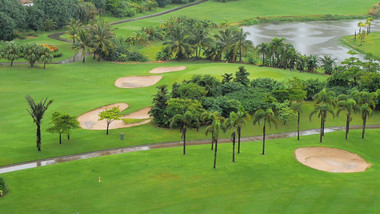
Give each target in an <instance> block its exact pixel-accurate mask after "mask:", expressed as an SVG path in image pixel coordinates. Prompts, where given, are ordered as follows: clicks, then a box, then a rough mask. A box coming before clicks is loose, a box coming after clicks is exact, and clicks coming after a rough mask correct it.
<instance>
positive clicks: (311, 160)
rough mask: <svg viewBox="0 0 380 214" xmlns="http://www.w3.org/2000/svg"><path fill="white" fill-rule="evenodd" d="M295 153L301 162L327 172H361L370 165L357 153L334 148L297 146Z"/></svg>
mask: <svg viewBox="0 0 380 214" xmlns="http://www.w3.org/2000/svg"><path fill="white" fill-rule="evenodd" d="M295 155H296V159H297V160H298V161H299V162H301V163H302V164H304V165H306V166H308V167H311V168H313V169H318V170H322V171H327V172H336V173H345V172H362V171H365V170H366V169H367V168H368V167H370V166H371V164H369V163H367V162H366V161H365V160H364V159H363V158H361V157H360V156H359V155H357V154H354V153H351V152H348V151H345V150H341V149H336V148H328V147H304V148H298V149H296V151H295Z"/></svg>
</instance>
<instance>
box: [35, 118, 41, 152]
mask: <svg viewBox="0 0 380 214" xmlns="http://www.w3.org/2000/svg"><path fill="white" fill-rule="evenodd" d="M36 125H37V134H36V135H37V150H38V151H41V126H40V124H38V123H37V124H36Z"/></svg>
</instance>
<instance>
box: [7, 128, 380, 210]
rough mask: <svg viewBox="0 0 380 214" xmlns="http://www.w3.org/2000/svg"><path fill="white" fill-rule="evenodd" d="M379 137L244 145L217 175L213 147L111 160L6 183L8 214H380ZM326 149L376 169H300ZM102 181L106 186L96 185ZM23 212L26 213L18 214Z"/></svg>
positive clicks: (372, 133) (331, 136) (222, 150)
mask: <svg viewBox="0 0 380 214" xmlns="http://www.w3.org/2000/svg"><path fill="white" fill-rule="evenodd" d="M379 137H380V134H379V130H369V131H368V133H367V136H366V139H365V140H362V139H360V131H352V133H351V135H350V138H349V140H348V141H345V140H344V132H335V133H327V134H326V137H325V143H324V144H320V143H318V135H313V136H305V137H302V139H301V141H297V140H295V139H294V138H287V139H278V140H271V141H268V142H267V154H266V155H265V156H262V155H260V151H261V142H254V143H243V145H242V154H240V155H238V156H237V162H236V163H232V161H231V144H221V145H220V146H219V152H218V163H217V169H215V170H213V169H212V161H213V152H212V151H210V150H209V146H208V145H203V146H191V147H189V148H188V154H187V155H186V156H183V155H182V154H181V148H180V147H176V148H169V149H157V150H151V151H142V152H134V153H129V154H121V155H113V156H108V157H100V158H94V159H88V160H82V161H73V162H68V163H62V164H58V165H53V166H46V167H41V168H36V169H28V170H23V171H18V172H12V173H7V174H4V175H2V176H3V177H4V178H5V179H6V180H7V182H8V184H9V187H10V192H9V194H8V195H7V196H6V197H5V198H2V199H0V207H1V211H2V213H77V212H79V213H83V214H85V213H378V212H380V207H379V206H378V201H379V200H380V198H379V194H378V192H379V191H380V185H379V181H378V179H377V178H378V177H379V176H380V174H379V172H380V171H379V164H380V157H379V155H378V154H379V152H380V142H379V141H378V140H377V139H378V138H379ZM304 146H328V147H336V148H341V149H345V150H348V151H350V152H354V153H357V154H358V155H360V156H361V157H363V158H364V159H366V160H367V161H368V162H370V163H371V164H372V167H371V168H370V169H368V170H367V171H365V172H362V173H347V174H335V173H328V172H323V171H318V170H314V169H311V168H308V167H306V166H304V165H302V164H300V163H298V162H297V161H296V160H295V158H294V150H295V149H296V148H298V147H304ZM98 176H101V177H102V182H101V183H98ZM20 204H22V206H20Z"/></svg>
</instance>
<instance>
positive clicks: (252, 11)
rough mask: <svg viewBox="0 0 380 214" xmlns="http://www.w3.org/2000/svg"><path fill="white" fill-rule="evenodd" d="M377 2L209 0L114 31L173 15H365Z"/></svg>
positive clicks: (233, 17)
mask: <svg viewBox="0 0 380 214" xmlns="http://www.w3.org/2000/svg"><path fill="white" fill-rule="evenodd" d="M376 3H378V0H367V1H361V0H347V1H329V0H307V1H303V0H295V1H291V0H272V1H265V0H256V1H252V0H239V1H229V2H226V3H221V2H217V1H208V2H206V3H203V4H200V5H195V6H192V7H189V8H185V9H182V10H180V11H176V12H173V13H170V14H166V15H163V16H160V17H154V18H150V19H145V20H139V21H135V22H129V23H124V24H120V25H116V26H115V27H116V28H117V30H116V31H115V32H116V34H117V35H118V36H125V35H128V34H130V33H132V32H134V31H136V30H139V29H141V27H143V26H151V25H156V24H158V23H160V22H161V21H162V20H164V19H166V18H169V17H173V16H189V17H197V18H203V19H210V20H212V21H214V22H216V23H217V24H220V23H221V22H223V21H224V20H225V19H229V20H230V22H231V23H235V22H240V21H243V20H245V19H249V18H255V17H257V16H260V17H268V16H308V15H326V14H338V15H364V14H367V13H368V11H369V9H370V8H371V7H372V6H373V5H374V4H376Z"/></svg>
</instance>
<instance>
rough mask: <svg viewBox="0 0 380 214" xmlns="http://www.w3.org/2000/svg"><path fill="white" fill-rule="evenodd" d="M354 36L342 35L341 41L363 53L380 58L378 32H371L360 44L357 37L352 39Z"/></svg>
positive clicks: (379, 34)
mask: <svg viewBox="0 0 380 214" xmlns="http://www.w3.org/2000/svg"><path fill="white" fill-rule="evenodd" d="M353 38H354V36H353V35H351V36H344V37H342V39H341V40H342V42H343V43H344V44H346V45H348V46H350V47H351V48H353V49H355V50H357V51H359V52H361V53H365V54H372V55H373V56H375V57H376V58H378V59H380V32H372V33H370V34H369V35H367V36H366V37H365V41H364V42H363V44H362V45H360V39H359V37H358V38H357V39H356V41H354V39H353Z"/></svg>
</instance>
